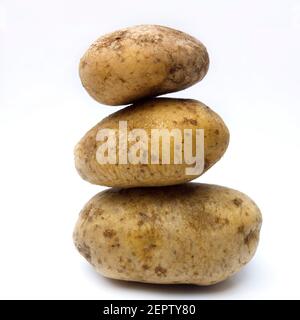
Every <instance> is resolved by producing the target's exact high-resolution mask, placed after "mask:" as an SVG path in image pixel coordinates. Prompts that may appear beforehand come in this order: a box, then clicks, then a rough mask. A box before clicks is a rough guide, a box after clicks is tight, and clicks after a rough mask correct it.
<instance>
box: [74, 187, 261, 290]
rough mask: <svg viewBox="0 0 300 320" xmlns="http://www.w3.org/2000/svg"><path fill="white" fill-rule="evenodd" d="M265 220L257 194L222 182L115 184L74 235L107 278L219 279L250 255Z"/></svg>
mask: <svg viewBox="0 0 300 320" xmlns="http://www.w3.org/2000/svg"><path fill="white" fill-rule="evenodd" d="M261 223H262V217H261V213H260V211H259V209H258V207H257V206H256V204H255V203H254V202H253V201H252V200H251V199H250V198H249V197H247V196H246V195H245V194H243V193H241V192H238V191H236V190H232V189H229V188H225V187H221V186H216V185H207V184H197V183H188V184H183V185H179V186H172V187H159V188H134V189H109V190H105V191H103V192H100V193H99V194H97V195H96V196H95V197H93V198H92V199H91V200H90V201H89V202H88V203H87V204H86V206H85V207H84V208H83V210H82V211H81V214H80V217H79V219H78V222H77V224H76V227H75V230H74V234H73V239H74V243H75V246H76V247H77V249H78V250H79V252H80V253H81V254H82V255H83V256H84V257H85V258H86V259H87V260H88V261H89V262H90V263H91V264H92V265H93V266H94V268H95V269H96V270H97V272H99V273H101V274H102V275H104V276H106V277H109V278H114V279H120V280H127V281H138V282H149V283H169V284H176V283H178V284H179V283H185V284H196V285H211V284H215V283H218V282H220V281H223V280H225V279H227V278H228V277H230V276H231V275H233V274H234V273H236V272H237V271H239V270H240V269H241V268H242V266H244V265H245V264H246V263H248V262H249V261H250V259H251V258H252V257H253V255H254V253H255V251H256V248H257V245H258V241H259V232H260V228H261Z"/></svg>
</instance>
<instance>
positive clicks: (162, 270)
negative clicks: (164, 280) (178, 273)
mask: <svg viewBox="0 0 300 320" xmlns="http://www.w3.org/2000/svg"><path fill="white" fill-rule="evenodd" d="M154 271H155V273H156V274H157V275H158V276H159V277H166V276H167V269H165V268H163V267H161V266H160V265H158V266H157V267H156V268H155V269H154Z"/></svg>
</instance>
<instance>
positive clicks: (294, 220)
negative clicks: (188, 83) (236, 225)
mask: <svg viewBox="0 0 300 320" xmlns="http://www.w3.org/2000/svg"><path fill="white" fill-rule="evenodd" d="M147 23H153V24H162V25H166V26H170V27H173V28H176V29H180V30H182V31H185V32H187V33H190V34H191V35H193V36H195V37H197V38H199V39H200V40H201V41H202V42H203V43H204V44H205V45H206V46H207V48H208V51H209V54H210V60H211V65H210V70H209V72H208V74H207V76H206V77H205V79H204V80H203V81H202V82H200V83H198V84H197V85H195V86H193V87H192V88H189V89H187V90H185V91H182V92H177V93H175V94H172V95H171V96H174V97H186V98H194V99H198V100H201V101H203V102H204V103H206V104H207V105H209V106H211V107H212V108H213V109H214V110H215V111H216V112H218V113H219V114H220V115H221V116H222V117H223V119H224V121H225V122H226V123H227V125H228V127H229V129H230V132H231V141H230V146H229V148H228V150H227V153H226V155H225V156H224V158H223V159H222V160H221V161H220V162H218V163H217V164H216V165H215V166H214V167H213V168H212V169H211V170H209V172H207V173H206V174H205V175H203V176H202V177H200V178H199V179H197V180H198V181H203V182H209V183H215V184H221V185H225V186H228V187H232V188H235V189H238V190H241V191H243V192H245V193H247V194H248V195H250V196H251V197H252V198H253V199H254V200H255V201H256V203H257V204H258V205H259V207H260V209H261V211H262V213H263V218H264V223H263V228H262V232H261V242H260V245H259V248H258V251H257V254H256V256H255V258H254V259H253V260H252V261H251V263H250V264H249V265H248V266H247V267H245V268H244V269H243V270H242V271H241V272H240V273H239V274H238V275H236V276H234V277H233V278H231V279H230V280H228V281H226V282H224V283H221V284H219V285H216V286H213V287H195V286H158V285H142V284H137V283H125V282H118V281H112V280H108V279H105V278H103V277H101V276H99V275H97V274H96V273H95V272H94V271H93V270H92V268H91V267H90V266H89V265H88V263H87V262H85V260H84V259H83V258H82V257H81V256H80V255H79V254H78V252H77V251H76V250H75V248H74V246H73V243H72V230H73V226H74V224H75V221H76V219H77V216H78V213H79V211H80V209H81V208H82V207H83V205H84V204H85V203H86V202H87V201H88V200H89V199H90V198H91V197H92V196H93V195H94V194H95V193H97V192H98V191H100V190H102V189H103V188H102V187H97V186H93V185H90V184H89V183H87V182H84V181H83V180H81V179H80V177H79V176H78V174H77V173H76V171H75V169H74V163H73V147H74V145H75V143H76V142H77V141H78V140H79V139H80V138H81V136H82V135H83V134H84V133H85V132H86V131H87V130H88V129H90V127H92V126H93V125H94V124H96V123H97V122H98V121H99V120H101V119H102V118H103V117H104V116H107V115H108V114H110V113H112V112H114V111H116V110H118V109H119V108H116V107H108V106H102V105H100V104H98V103H97V102H95V101H94V100H92V99H91V98H90V97H89V96H88V95H87V93H86V92H85V90H84V89H83V88H82V86H81V84H80V81H79V76H78V62H79V59H80V57H81V55H82V54H83V53H84V51H85V50H86V49H87V47H88V46H89V45H90V43H91V42H92V41H94V40H95V39H96V38H97V37H98V36H100V35H102V34H104V33H107V32H110V31H114V30H116V29H119V28H122V27H127V26H131V25H136V24H147ZM0 32H1V33H0V37H1V42H0V45H1V47H0V90H1V92H0V297H1V298H28V299H32V298H39V299H43V298H58V299H60V298H83V299H85V298H86V299H88V298H91V299H106V298H115V299H150V298H156V299H164V298H170V299H173V298H174V299H188V298H191V299H262V298H298V299H299V298H300V293H299V287H300V275H299V270H300V256H299V255H300V228H299V223H300V209H299V204H298V201H299V198H300V197H299V180H300V175H299V163H300V152H299V147H300V143H299V137H300V121H299V120H300V119H299V115H300V105H299V104H300V62H299V61H300V2H299V1H297V0H281V1H279V0H255V1H254V0H251V1H250V0H249V1H238V0H236V1H234V0H230V1H229V0H227V1H224V0H220V1H217V0H209V1H196V0H184V1H176V0H170V1H167V0H164V1H161V0H160V1H158V0H151V1H150V0H147V1H140V0H130V1H124V0H119V1H118V0H109V1H99V0H95V1H92V0H85V1H75V0H68V1H61V0H57V1H54V0H52V1H50V0H49V1H40V0H26V1H22V0H20V1H16V0H1V2H0Z"/></svg>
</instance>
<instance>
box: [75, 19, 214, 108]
mask: <svg viewBox="0 0 300 320" xmlns="http://www.w3.org/2000/svg"><path fill="white" fill-rule="evenodd" d="M208 65H209V58H208V54H207V51H206V49H205V47H204V46H203V44H202V43H201V42H199V41H198V40H196V39H195V38H193V37H191V36H189V35H187V34H185V33H183V32H180V31H177V30H174V29H171V28H167V27H162V26H156V25H140V26H136V27H131V28H127V29H122V30H119V31H116V32H113V33H110V34H107V35H105V36H103V37H101V38H99V39H98V40H97V41H96V42H94V43H93V44H92V45H91V46H90V48H89V49H88V50H87V52H86V53H85V54H84V56H83V57H82V58H81V61H80V66H79V75H80V78H81V82H82V84H83V86H84V87H85V89H86V90H87V92H88V93H89V94H90V95H91V96H92V97H93V98H94V99H96V100H97V101H99V102H101V103H104V104H107V105H122V104H129V103H132V102H134V101H136V100H138V99H141V98H145V97H152V96H157V95H161V94H164V93H168V92H174V91H179V90H182V89H185V88H187V87H189V86H191V85H193V84H194V83H196V82H198V81H200V80H201V79H202V78H203V77H204V76H205V74H206V72H207V70H208Z"/></svg>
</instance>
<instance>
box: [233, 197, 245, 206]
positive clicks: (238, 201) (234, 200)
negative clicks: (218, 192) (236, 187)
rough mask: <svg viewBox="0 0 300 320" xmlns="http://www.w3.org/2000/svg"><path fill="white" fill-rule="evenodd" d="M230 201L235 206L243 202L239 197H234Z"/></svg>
mask: <svg viewBox="0 0 300 320" xmlns="http://www.w3.org/2000/svg"><path fill="white" fill-rule="evenodd" d="M232 202H233V203H234V204H235V205H236V206H237V207H240V206H241V205H242V203H243V200H242V199H241V198H234V199H233V200H232Z"/></svg>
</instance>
